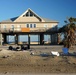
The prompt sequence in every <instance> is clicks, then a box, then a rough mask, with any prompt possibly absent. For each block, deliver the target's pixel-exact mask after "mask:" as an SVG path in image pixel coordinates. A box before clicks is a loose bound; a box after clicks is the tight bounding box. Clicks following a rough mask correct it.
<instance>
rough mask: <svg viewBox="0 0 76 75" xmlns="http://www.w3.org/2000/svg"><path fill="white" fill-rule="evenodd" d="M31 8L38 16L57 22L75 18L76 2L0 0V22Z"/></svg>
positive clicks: (73, 0) (61, 24) (74, 0)
mask: <svg viewBox="0 0 76 75" xmlns="http://www.w3.org/2000/svg"><path fill="white" fill-rule="evenodd" d="M28 8H31V9H32V10H33V11H34V12H36V13H37V14H38V15H39V16H41V17H45V18H49V19H53V20H57V21H59V25H58V26H59V27H61V26H63V25H64V24H65V23H64V20H66V18H67V17H71V16H72V17H76V0H0V21H2V20H6V19H8V18H12V17H16V16H19V15H21V14H22V13H23V12H25V11H26V10H27V9H28Z"/></svg>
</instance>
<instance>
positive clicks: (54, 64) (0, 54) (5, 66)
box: [0, 46, 76, 74]
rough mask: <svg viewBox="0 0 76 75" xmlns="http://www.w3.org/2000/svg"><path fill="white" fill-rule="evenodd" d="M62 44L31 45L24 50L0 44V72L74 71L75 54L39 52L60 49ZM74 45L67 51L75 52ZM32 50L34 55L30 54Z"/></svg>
mask: <svg viewBox="0 0 76 75" xmlns="http://www.w3.org/2000/svg"><path fill="white" fill-rule="evenodd" d="M61 49H62V46H31V49H30V50H26V51H11V50H8V46H0V73H3V74H8V73H11V74H14V73H16V74H44V73H45V74H54V73H58V74H60V73H66V74H67V73H70V74H73V73H76V56H59V57H57V56H48V57H42V56H40V54H41V53H48V54H49V55H50V52H51V51H58V52H62V51H61ZM75 50H76V47H74V48H73V49H71V50H69V52H71V53H73V52H76V51H75ZM31 52H34V55H30V53H31Z"/></svg>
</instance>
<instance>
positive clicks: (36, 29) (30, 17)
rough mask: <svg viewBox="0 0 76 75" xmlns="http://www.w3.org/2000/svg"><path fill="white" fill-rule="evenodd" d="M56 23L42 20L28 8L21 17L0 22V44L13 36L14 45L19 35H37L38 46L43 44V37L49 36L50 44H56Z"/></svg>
mask: <svg viewBox="0 0 76 75" xmlns="http://www.w3.org/2000/svg"><path fill="white" fill-rule="evenodd" d="M57 26H58V21H54V20H50V19H46V18H42V17H40V16H39V15H37V14H36V13H35V12H34V11H32V10H31V9H30V8H29V9H27V10H26V11H25V12H24V13H23V14H22V15H20V16H18V17H14V18H10V19H8V20H4V21H2V22H0V42H1V44H2V41H4V43H7V36H8V35H12V36H15V43H17V44H18V43H19V42H18V36H19V35H28V39H29V36H30V35H38V44H41V45H42V44H43V40H44V35H45V34H46V35H50V40H51V41H50V44H57V33H56V32H57Z"/></svg>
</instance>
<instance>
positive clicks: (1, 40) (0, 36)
mask: <svg viewBox="0 0 76 75" xmlns="http://www.w3.org/2000/svg"><path fill="white" fill-rule="evenodd" d="M2 42H3V39H2V34H0V45H2Z"/></svg>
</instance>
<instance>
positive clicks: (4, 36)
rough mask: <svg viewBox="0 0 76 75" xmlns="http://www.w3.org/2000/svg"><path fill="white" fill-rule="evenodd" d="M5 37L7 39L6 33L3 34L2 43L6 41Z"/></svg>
mask: <svg viewBox="0 0 76 75" xmlns="http://www.w3.org/2000/svg"><path fill="white" fill-rule="evenodd" d="M6 39H7V35H6V34H3V43H4V44H6V43H7V40H6Z"/></svg>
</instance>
